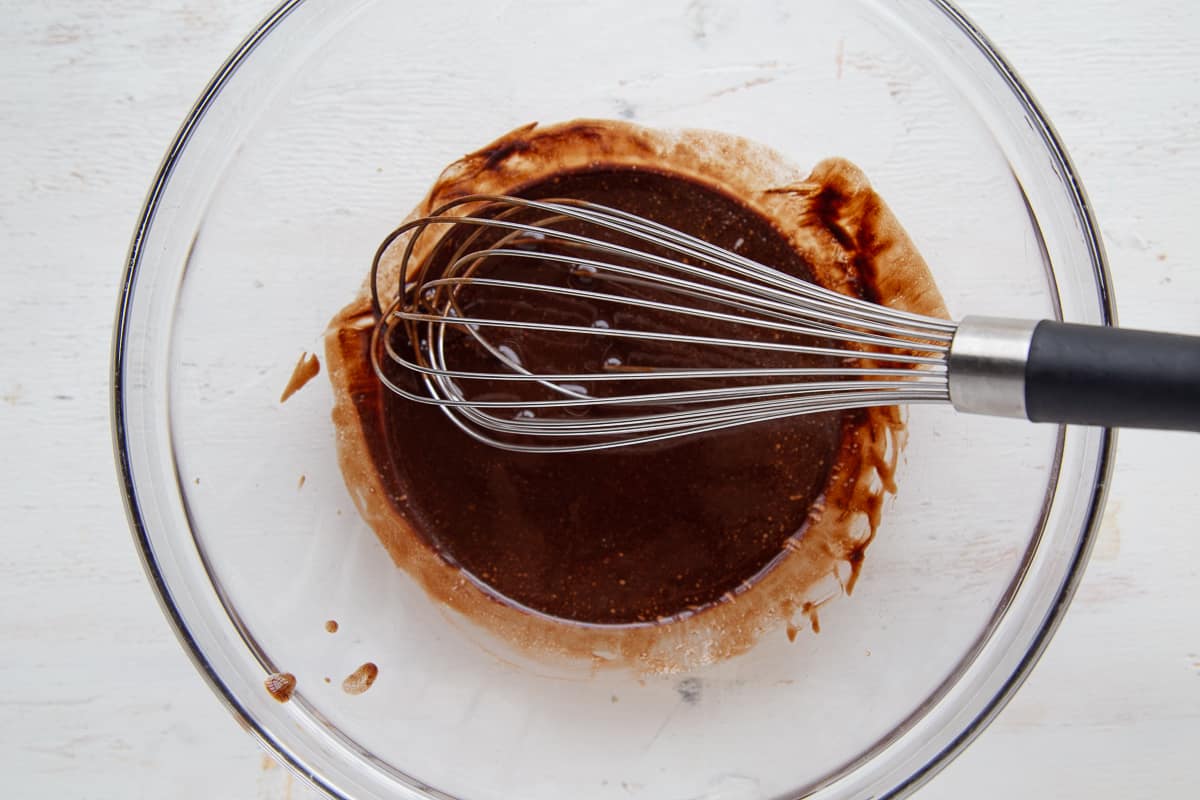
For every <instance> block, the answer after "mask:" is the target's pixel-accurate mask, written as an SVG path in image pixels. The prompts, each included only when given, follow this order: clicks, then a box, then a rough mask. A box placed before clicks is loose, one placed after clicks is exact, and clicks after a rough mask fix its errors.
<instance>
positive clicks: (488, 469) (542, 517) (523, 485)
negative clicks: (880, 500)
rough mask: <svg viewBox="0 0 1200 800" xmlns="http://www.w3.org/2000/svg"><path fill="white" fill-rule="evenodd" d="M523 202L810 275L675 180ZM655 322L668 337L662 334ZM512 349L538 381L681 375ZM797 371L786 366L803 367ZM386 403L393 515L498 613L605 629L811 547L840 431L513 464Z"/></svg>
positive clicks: (594, 348)
mask: <svg viewBox="0 0 1200 800" xmlns="http://www.w3.org/2000/svg"><path fill="white" fill-rule="evenodd" d="M521 195H522V196H525V197H530V198H538V197H556V196H562V197H572V198H578V199H584V200H591V201H594V202H598V203H603V204H606V205H611V206H615V207H618V208H622V209H625V210H627V211H631V212H633V213H635V214H639V215H641V216H645V217H649V218H651V219H654V220H657V221H660V222H662V223H665V224H666V225H669V226H672V227H675V228H678V229H680V230H683V231H685V232H688V233H691V234H694V235H697V236H700V237H702V238H704V239H706V240H708V241H710V242H713V243H715V244H717V245H719V246H721V247H724V248H727V249H731V250H735V251H736V252H739V253H741V254H743V255H746V256H748V257H750V258H752V259H755V260H757V261H760V262H763V263H766V264H770V265H772V266H775V267H776V268H778V269H781V270H784V271H786V272H789V273H791V274H793V275H796V276H799V277H803V278H811V273H810V271H809V269H808V267H807V266H806V265H805V264H804V262H803V261H802V260H801V259H800V258H799V256H797V254H796V253H795V252H794V251H793V250H792V249H791V247H790V246H789V245H788V243H787V241H786V240H785V239H784V238H783V236H782V235H781V234H779V233H778V231H777V230H776V229H775V228H774V226H773V225H772V224H771V223H770V222H769V221H768V220H766V219H765V218H763V217H762V216H760V215H759V214H757V213H756V212H754V211H752V210H751V209H749V208H747V207H746V206H745V205H744V204H742V203H740V202H739V201H737V200H735V199H734V198H732V197H729V196H726V195H724V194H721V193H718V192H716V191H714V190H712V189H710V188H708V187H705V186H702V185H700V184H698V183H694V182H692V181H689V180H686V179H683V178H681V177H678V176H675V175H664V174H658V173H652V172H647V171H638V170H630V169H624V170H614V169H610V170H602V171H594V172H579V173H570V174H565V175H559V176H556V177H555V178H553V179H550V180H546V181H543V182H540V183H537V184H534V185H532V186H529V187H527V188H526V189H525V190H524V191H523V192H521ZM451 249H452V248H451ZM512 261H513V262H516V261H520V262H521V263H511V264H504V263H496V264H494V265H492V267H490V268H492V269H495V270H496V271H497V273H496V274H506V273H507V274H508V276H509V277H512V276H515V275H516V274H518V272H519V271H520V270H529V269H531V268H536V266H535V267H531V263H534V264H536V262H530V261H529V260H526V259H512ZM509 270H511V272H508V271H509ZM578 277H579V276H575V277H573V278H572V280H577V279H578ZM644 296H653V295H652V293H651V294H649V295H644ZM489 304H490V305H489ZM466 310H467V311H468V312H469V313H471V314H474V315H477V316H482V315H486V314H488V313H489V312H490V313H492V314H495V315H496V316H503V317H510V318H511V317H513V316H515V315H523V316H520V318H522V319H548V320H560V319H569V320H571V321H573V322H575V323H576V324H578V323H579V322H581V321H582V322H583V324H596V322H597V320H599V321H600V323H601V324H613V325H625V326H631V325H632V326H636V325H637V324H639V320H637V319H622V318H621V314H623V313H624V314H630V313H632V312H628V311H625V312H623V311H621V310H620V309H619V308H613V307H608V308H597V307H593V306H590V305H589V306H586V307H585V306H581V305H579V304H575V305H571V304H567V305H563V304H562V303H561V302H560V301H559V300H557V299H556V300H554V301H552V302H550V303H547V302H546V300H545V299H544V298H542V297H537V296H522V295H521V293H513V294H512V295H510V296H507V297H502V296H500V295H497V294H494V293H493V294H491V295H489V297H488V298H486V299H480V300H479V302H478V304H476V305H475V306H474V307H469V308H467V309H466ZM640 322H641V323H646V322H647V320H645V319H642V320H641V321H640ZM649 322H650V323H653V325H654V326H655V327H661V325H662V324H663V323H664V320H661V319H660V320H649ZM671 324H677V323H676V322H675V321H671ZM689 324H702V323H689ZM690 332H695V331H694V330H692V331H690ZM726 332H728V331H726ZM750 335H754V334H750ZM505 337H506V338H504V340H503V341H500V342H498V343H500V344H503V345H505V346H506V347H508V348H510V351H511V352H512V353H513V354H515V356H516V357H518V358H520V359H521V360H522V361H523V362H524V363H525V364H526V365H527V366H530V367H531V368H533V369H535V370H538V371H542V370H546V371H554V370H555V369H562V370H563V371H567V370H569V369H576V370H577V369H579V368H580V367H581V366H583V367H584V368H590V369H595V368H597V367H598V366H599V365H601V364H604V363H608V364H610V365H611V364H614V363H616V364H630V365H637V364H638V363H644V362H647V361H649V360H653V361H655V362H656V363H660V364H661V363H664V362H671V361H678V362H681V363H687V354H686V353H680V352H671V351H670V348H665V349H664V347H662V346H658V345H653V344H645V343H632V344H631V343H629V342H628V341H618V340H615V339H607V338H606V337H580V338H583V339H586V340H587V341H583V342H570V343H564V341H563V338H562V337H561V335H560V336H557V337H555V338H553V339H539V338H537V337H536V336H535V335H532V334H529V333H526V332H522V331H516V332H513V333H511V334H508V333H506V334H505ZM463 338H464V339H465V338H466V337H463ZM447 346H448V348H450V350H452V351H455V353H454V354H455V355H456V356H457V357H458V359H459V360H458V365H460V366H465V367H467V368H471V367H472V366H475V367H486V366H487V365H486V362H484V361H479V362H477V363H473V362H472V358H473V357H475V356H473V355H472V352H471V348H470V345H469V342H468V343H464V342H462V341H458V340H452V341H451V342H449V343H448V345H447ZM655 347H658V350H657V351H655V350H654V348H655ZM722 357H723V358H727V359H729V360H730V363H741V364H746V363H748V360H749V359H753V360H754V362H755V363H763V358H764V356H763V355H762V354H761V353H760V352H751V351H739V350H733V351H730V352H729V353H727V354H726V355H724V356H722ZM775 358H778V356H776V357H775ZM787 358H788V359H789V362H788V363H790V364H791V365H792V366H801V365H803V364H804V363H805V362H804V359H803V358H798V357H796V356H794V355H793V356H788V357H787ZM777 363H778V362H777ZM494 367H495V365H494V363H493V364H492V365H491V368H493V369H494ZM596 386H597V387H602V386H603V384H600V383H597V384H596ZM488 391H491V393H492V394H494V395H495V396H505V395H506V393H507V394H511V392H512V391H513V390H512V388H511V385H500V384H497V385H496V386H494V387H484V392H485V393H487V392H488ZM384 394H385V397H384V399H383V406H382V408H381V409H379V413H380V428H381V429H382V430H384V431H386V432H387V433H386V436H387V446H388V449H389V451H390V454H391V464H390V465H389V466H390V467H391V469H389V470H385V476H384V477H385V479H386V480H387V481H388V482H389V483H390V484H391V485H392V486H394V491H393V492H391V494H392V495H393V498H394V502H395V503H396V505H397V508H398V510H400V511H401V512H402V513H404V514H405V515H406V516H408V518H409V519H410V520H411V521H412V522H413V524H414V526H415V527H416V529H417V530H418V531H419V532H420V533H421V535H422V536H424V537H425V538H426V539H427V540H428V541H429V543H430V544H432V545H433V546H434V547H435V548H436V549H437V551H438V552H439V553H440V554H441V555H442V557H443V558H445V559H446V560H447V561H448V562H450V563H451V564H454V565H456V566H458V567H459V568H461V569H463V570H466V571H467V572H469V573H470V574H472V575H473V576H475V577H476V578H478V579H479V580H480V581H481V582H483V583H484V584H486V585H488V586H490V587H491V588H492V590H493V591H494V593H495V594H497V595H498V597H499V598H500V599H504V600H506V601H508V602H512V603H515V604H520V605H523V606H526V607H528V608H531V609H535V610H537V611H540V612H544V613H546V614H549V615H552V616H555V617H560V618H564V619H570V620H576V621H581V622H591V623H601V624H626V623H636V622H652V621H654V620H656V619H661V618H665V617H671V616H676V615H682V614H688V613H690V612H694V611H696V610H698V609H700V608H703V607H705V606H707V605H710V604H713V603H717V602H720V601H721V600H722V599H723V598H725V597H726V596H727V595H728V594H729V593H736V592H737V591H738V590H739V588H740V587H742V586H744V585H746V584H748V583H749V582H751V581H752V580H753V579H754V577H755V576H756V575H757V574H759V573H760V572H761V571H762V570H764V569H765V568H767V567H768V566H769V565H770V564H771V562H772V560H773V559H775V558H776V557H778V556H779V554H780V553H781V552H782V550H783V548H784V546H785V543H786V542H787V540H788V539H789V537H793V536H797V535H800V534H802V532H803V529H804V526H805V524H806V519H807V517H808V514H809V511H810V508H811V506H812V504H813V503H814V501H816V500H817V499H818V497H819V495H820V494H821V492H822V490H823V488H824V486H825V484H826V482H827V478H828V473H829V469H830V466H831V465H832V463H833V462H834V460H835V457H836V455H837V452H838V449H839V447H840V444H841V441H842V436H843V432H844V424H845V423H846V422H847V420H846V419H844V418H843V416H842V415H818V416H804V417H797V418H792V419H787V420H782V421H777V422H770V423H764V424H758V425H752V426H747V427H741V428H734V429H731V430H726V431H721V432H716V433H710V434H706V435H703V436H699V437H693V438H687V439H682V440H678V441H677V442H672V443H668V444H663V445H657V446H653V447H641V448H636V449H632V450H615V451H606V452H598V453H583V454H572V455H560V454H545V455H542V454H519V453H509V452H505V451H502V450H498V449H494V448H491V447H488V446H486V445H483V444H480V443H477V442H475V441H474V440H472V439H470V438H469V437H467V436H466V435H465V434H463V433H462V432H461V431H460V430H458V429H457V428H456V427H455V426H454V424H453V423H452V422H451V421H450V420H449V419H448V418H447V417H446V416H445V415H444V414H443V413H442V412H441V411H440V410H438V409H436V408H433V407H430V406H426V405H420V404H416V403H411V402H408V401H405V400H403V399H402V398H399V397H398V396H395V395H392V394H390V393H384ZM372 427H373V426H372ZM386 473H390V474H386Z"/></svg>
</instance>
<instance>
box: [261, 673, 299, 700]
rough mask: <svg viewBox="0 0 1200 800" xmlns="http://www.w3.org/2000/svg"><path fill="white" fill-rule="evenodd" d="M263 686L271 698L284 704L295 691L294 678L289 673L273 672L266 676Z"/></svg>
mask: <svg viewBox="0 0 1200 800" xmlns="http://www.w3.org/2000/svg"><path fill="white" fill-rule="evenodd" d="M263 686H265V687H266V688H267V692H268V693H269V694H270V695H271V697H274V698H275V699H276V700H278V701H279V702H281V703H286V702H287V701H288V700H291V699H292V692H294V691H296V676H295V675H293V674H292V673H290V672H275V673H272V674H270V675H268V676H267V679H266V680H265V681H263Z"/></svg>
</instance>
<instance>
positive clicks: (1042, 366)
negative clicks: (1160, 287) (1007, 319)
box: [1025, 320, 1200, 431]
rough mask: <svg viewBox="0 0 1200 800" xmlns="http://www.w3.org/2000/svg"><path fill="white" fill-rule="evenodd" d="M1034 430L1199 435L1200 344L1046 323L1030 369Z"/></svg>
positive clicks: (1029, 411) (1033, 345)
mask: <svg viewBox="0 0 1200 800" xmlns="http://www.w3.org/2000/svg"><path fill="white" fill-rule="evenodd" d="M1025 412H1026V415H1027V416H1028V417H1029V419H1030V420H1032V421H1034V422H1060V423H1074V424H1080V425H1102V426H1104V427H1110V428H1112V427H1127V428H1160V429H1166V430H1187V431H1200V336H1182V335H1178V334H1170V333H1154V332H1150V331H1141V330H1129V329H1126V328H1108V327H1103V326H1098V325H1075V324H1070V323H1065V322H1055V321H1051V320H1043V321H1042V322H1039V323H1038V324H1037V326H1036V327H1035V328H1034V329H1033V336H1032V338H1031V340H1030V342H1029V355H1028V359H1027V361H1026V365H1025Z"/></svg>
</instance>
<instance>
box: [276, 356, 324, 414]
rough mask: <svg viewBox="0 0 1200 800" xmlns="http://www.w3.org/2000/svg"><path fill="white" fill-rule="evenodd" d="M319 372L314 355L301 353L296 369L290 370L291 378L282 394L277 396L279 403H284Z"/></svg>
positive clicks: (318, 364) (319, 365)
mask: <svg viewBox="0 0 1200 800" xmlns="http://www.w3.org/2000/svg"><path fill="white" fill-rule="evenodd" d="M320 371H321V362H320V361H319V360H318V359H317V356H316V354H315V353H311V354H310V353H307V352H305V353H301V354H300V360H299V361H297V362H296V368H295V369H294V370H292V377H291V378H290V379H289V380H288V382H287V386H285V387H283V394H281V395H280V396H279V402H281V403H286V402H287V399H288V398H289V397H291V396H292V395H294V394H295V393H296V392H298V391H300V390H301V389H303V388H304V384H306V383H308V382H309V381H311V380H312V379H313V378H315V377H317V373H319V372H320Z"/></svg>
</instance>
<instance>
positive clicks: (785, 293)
mask: <svg viewBox="0 0 1200 800" xmlns="http://www.w3.org/2000/svg"><path fill="white" fill-rule="evenodd" d="M392 248H402V249H401V250H400V252H401V255H400V264H399V277H398V281H397V285H396V286H395V292H394V297H395V299H394V300H390V302H386V303H385V302H384V301H383V300H382V299H381V298H383V297H389V298H390V297H391V296H392V295H391V293H390V292H381V291H380V286H379V279H380V261H381V259H382V258H383V256H384V253H385V252H387V251H388V250H389V249H392ZM371 288H372V293H373V300H374V304H375V311H376V313H377V315H378V323H377V325H376V328H375V331H374V335H373V338H372V342H371V359H372V362H373V365H374V368H375V372H376V374H377V375H378V377H379V379H380V380H381V381H382V382H383V384H384V385H385V386H386V387H387V388H388V389H389V390H391V391H393V392H395V393H396V394H399V395H401V396H403V397H405V398H408V399H409V400H413V401H416V402H422V403H432V404H435V405H438V406H440V407H441V408H442V409H443V410H444V411H445V413H446V414H447V415H448V416H449V417H450V419H451V420H452V421H453V422H454V423H455V424H456V425H458V427H460V428H461V429H462V430H463V431H465V432H466V433H467V434H469V435H470V436H472V437H474V438H476V439H478V440H480V441H483V442H486V443H488V444H491V445H493V446H496V447H500V448H504V449H507V450H516V451H530V452H546V451H553V452H578V451H586V450H599V449H606V448H612V447H623V446H629V445H634V444H648V443H652V442H660V441H664V440H667V439H673V438H677V437H681V436H691V435H695V434H699V433H705V432H710V431H716V430H722V429H726V428H731V427H735V426H739V425H747V424H752V423H759V422H765V421H768V420H777V419H781V418H784V417H789V416H794V415H797V414H812V413H821V412H840V411H845V410H848V409H855V408H864V407H870V406H886V405H896V404H911V403H944V402H948V401H949V388H948V383H947V371H946V357H947V353H948V350H949V347H950V342H951V341H952V339H953V336H954V332H955V324H954V323H953V322H950V321H947V320H942V319H935V318H930V317H924V316H920V315H916V314H910V313H907V312H903V311H898V310H896V309H890V308H886V307H884V306H880V305H877V304H874V303H870V302H868V301H865V300H862V299H859V298H855V297H850V296H847V295H844V294H840V293H838V292H835V291H832V290H830V289H827V288H824V287H822V286H818V285H816V284H814V283H812V282H810V281H808V280H806V279H805V278H804V277H803V276H797V275H792V274H787V273H785V272H782V271H780V270H778V269H775V268H772V267H771V266H767V265H764V264H760V263H757V262H755V261H753V260H751V259H748V258H746V257H744V256H741V255H739V254H738V253H736V252H733V251H730V250H726V249H723V248H720V247H717V246H714V245H712V244H710V243H708V242H706V241H704V240H702V239H699V238H697V237H695V236H692V235H689V234H687V233H683V232H681V231H679V230H676V229H674V228H670V227H667V226H664V225H661V224H659V223H657V222H654V221H652V220H649V219H646V218H643V217H639V216H635V215H633V214H629V213H626V212H623V211H620V210H618V209H614V208H609V207H606V206H602V205H597V204H595V203H590V202H585V201H582V200H576V199H548V200H526V199H521V198H514V197H503V196H493V195H471V196H467V197H463V198H460V199H458V200H455V201H453V202H450V203H447V204H446V205H443V206H441V207H440V208H438V209H436V210H435V211H434V212H433V213H432V214H430V215H429V216H426V217H422V218H420V219H416V220H413V221H411V222H408V223H406V224H405V225H403V226H401V227H400V228H398V229H396V230H395V231H393V232H392V234H391V235H390V236H389V237H388V238H387V239H386V240H385V241H384V243H383V244H382V245H381V246H380V248H379V251H378V253H377V254H376V257H375V262H374V264H373V266H372V272H371Z"/></svg>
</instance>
